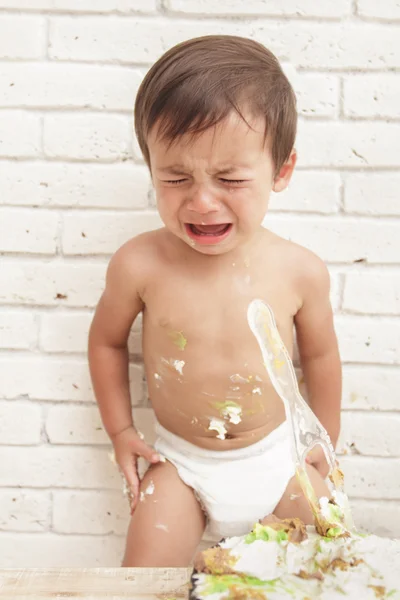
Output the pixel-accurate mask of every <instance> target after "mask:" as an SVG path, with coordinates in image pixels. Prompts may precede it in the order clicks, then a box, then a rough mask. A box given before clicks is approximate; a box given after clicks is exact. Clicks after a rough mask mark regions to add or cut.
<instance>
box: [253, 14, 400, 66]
mask: <svg viewBox="0 0 400 600" xmlns="http://www.w3.org/2000/svg"><path fill="white" fill-rule="evenodd" d="M244 29H245V30H247V33H248V34H249V35H250V37H253V38H255V39H257V40H258V41H260V42H261V43H264V44H265V45H266V46H267V47H268V48H270V50H272V51H273V52H274V53H275V54H276V55H277V56H278V58H281V59H282V58H285V59H286V60H288V61H289V62H290V63H292V64H293V65H294V66H299V67H302V68H311V69H327V70H330V71H331V70H333V69H363V70H365V69H386V68H390V67H396V66H399V63H400V48H399V47H398V46H397V47H396V40H397V38H398V28H397V27H396V26H395V25H387V24H375V23H374V24H372V23H371V24H369V23H365V22H358V23H355V22H350V21H347V22H343V21H341V22H340V23H337V24H336V23H316V22H313V23H311V22H301V21H298V20H296V21H294V20H293V21H287V22H286V23H285V22H281V23H277V24H276V25H275V26H274V25H272V24H271V25H267V26H266V24H265V23H263V22H250V23H247V24H246V25H245V26H244ZM245 35H246V34H245ZM371 40H374V43H373V44H371Z"/></svg>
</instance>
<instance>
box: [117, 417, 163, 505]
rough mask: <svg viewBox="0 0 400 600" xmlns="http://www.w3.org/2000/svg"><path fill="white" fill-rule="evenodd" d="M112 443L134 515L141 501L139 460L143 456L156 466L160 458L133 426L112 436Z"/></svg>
mask: <svg viewBox="0 0 400 600" xmlns="http://www.w3.org/2000/svg"><path fill="white" fill-rule="evenodd" d="M111 441H112V443H113V446H114V453H115V460H116V461H117V464H118V466H119V468H120V469H121V471H122V473H123V475H124V477H125V479H126V482H127V485H128V489H129V492H130V494H129V500H130V505H131V514H133V512H134V510H135V508H136V505H137V502H138V499H139V484H140V480H139V475H138V472H137V461H138V458H139V456H142V457H143V458H144V459H146V460H147V461H148V462H149V463H152V464H154V463H157V462H159V460H160V457H159V455H158V454H157V452H155V450H154V449H153V448H151V447H150V446H148V445H147V444H146V443H145V442H144V441H143V440H142V439H141V438H140V436H139V434H138V432H137V431H136V429H135V428H134V427H133V426H131V427H128V428H127V429H124V430H123V431H121V432H120V433H117V434H116V435H114V436H112V438H111Z"/></svg>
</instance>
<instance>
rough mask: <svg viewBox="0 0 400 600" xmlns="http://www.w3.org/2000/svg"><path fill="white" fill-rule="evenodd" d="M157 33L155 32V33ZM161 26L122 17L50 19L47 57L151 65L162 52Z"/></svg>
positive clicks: (155, 23)
mask: <svg viewBox="0 0 400 600" xmlns="http://www.w3.org/2000/svg"><path fill="white" fill-rule="evenodd" d="M156 32H157V33H156ZM159 32H160V24H159V23H157V22H156V21H154V22H153V23H152V27H151V31H150V30H149V24H148V21H139V20H138V19H136V18H129V17H125V18H124V19H123V20H122V19H118V18H117V17H108V18H107V19H104V18H102V17H90V18H84V19H83V18H77V17H75V18H74V19H70V18H65V17H53V18H51V19H50V26H49V37H50V45H49V56H50V57H51V58H53V59H69V60H95V61H103V62H106V61H113V60H118V61H120V62H125V63H133V62H137V63H152V62H153V61H154V60H156V59H157V58H158V57H159V56H160V55H161V54H162V53H163V51H164V46H163V40H162V39H161V37H158V35H157V34H158V33H159ZM188 37H190V36H188Z"/></svg>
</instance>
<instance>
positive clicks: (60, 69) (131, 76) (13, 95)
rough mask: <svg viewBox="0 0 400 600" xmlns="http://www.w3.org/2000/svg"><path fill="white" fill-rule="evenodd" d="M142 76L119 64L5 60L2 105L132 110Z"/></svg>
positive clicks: (0, 75) (0, 93) (0, 81)
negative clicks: (16, 61)
mask: <svg viewBox="0 0 400 600" xmlns="http://www.w3.org/2000/svg"><path fill="white" fill-rule="evenodd" d="M32 80H33V81H35V85H32ZM141 80H142V74H141V73H140V72H139V71H138V70H133V69H129V68H127V67H119V66H117V65H115V66H105V65H102V66H97V65H79V64H74V65H71V64H69V65H68V64H62V63H60V64H55V63H53V64H52V63H36V64H31V63H9V64H3V65H2V67H1V72H0V106H5V107H8V106H12V107H39V108H42V107H44V108H60V107H63V108H94V109H100V110H132V108H133V103H134V99H135V96H136V93H137V89H138V87H139V85H140V82H141Z"/></svg>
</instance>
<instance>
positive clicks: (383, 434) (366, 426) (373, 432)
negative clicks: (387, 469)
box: [337, 411, 400, 457]
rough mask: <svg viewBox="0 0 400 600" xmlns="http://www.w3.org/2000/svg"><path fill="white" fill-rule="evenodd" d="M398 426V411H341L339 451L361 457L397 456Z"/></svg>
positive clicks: (398, 454) (399, 425)
mask: <svg viewBox="0 0 400 600" xmlns="http://www.w3.org/2000/svg"><path fill="white" fill-rule="evenodd" d="M399 427H400V413H399V414H397V415H396V414H392V413H389V414H388V413H371V414H368V413H364V412H353V411H346V412H343V415H342V424H341V433H340V437H339V441H338V446H337V448H338V451H339V452H341V453H343V452H344V453H345V454H346V453H347V454H352V453H356V454H358V453H359V454H361V455H363V456H382V457H386V456H392V457H400V448H399V443H398V432H399ZM352 444H353V446H352Z"/></svg>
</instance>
